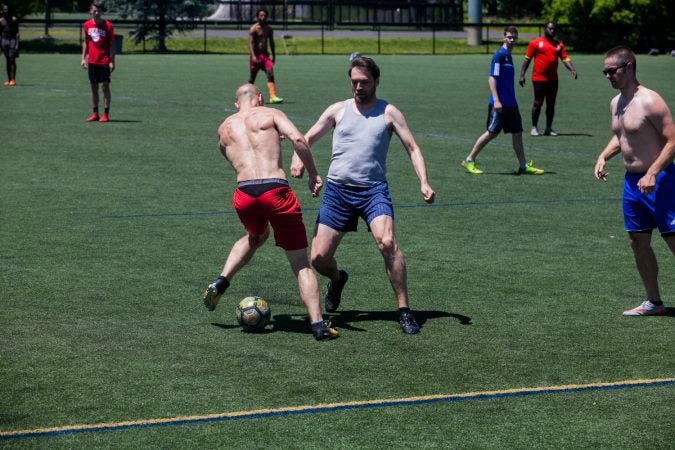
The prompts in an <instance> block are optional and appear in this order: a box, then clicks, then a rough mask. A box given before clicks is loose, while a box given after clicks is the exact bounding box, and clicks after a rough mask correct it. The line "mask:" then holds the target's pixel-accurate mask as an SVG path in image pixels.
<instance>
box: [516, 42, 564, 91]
mask: <svg viewBox="0 0 675 450" xmlns="http://www.w3.org/2000/svg"><path fill="white" fill-rule="evenodd" d="M525 58H526V59H528V60H529V59H532V58H534V68H533V69H532V81H556V80H557V79H558V58H560V59H561V60H562V61H563V62H566V61H569V60H570V58H569V57H568V56H567V51H566V50H565V45H564V44H563V43H562V42H561V41H559V40H557V39H553V40H552V41H549V40H548V39H546V38H545V37H543V36H542V37H538V38H536V39H532V40H531V41H530V43H529V44H528V46H527V51H526V52H525Z"/></svg>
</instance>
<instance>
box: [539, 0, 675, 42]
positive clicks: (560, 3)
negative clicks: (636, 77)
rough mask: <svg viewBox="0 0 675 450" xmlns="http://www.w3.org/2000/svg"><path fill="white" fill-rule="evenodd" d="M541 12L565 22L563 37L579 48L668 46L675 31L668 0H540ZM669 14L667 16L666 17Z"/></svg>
mask: <svg viewBox="0 0 675 450" xmlns="http://www.w3.org/2000/svg"><path fill="white" fill-rule="evenodd" d="M543 3H544V10H543V11H544V15H545V16H547V17H550V18H551V19H552V20H554V21H556V22H558V23H559V24H568V25H571V27H569V28H567V32H568V33H569V35H568V36H566V37H565V38H566V41H567V42H568V43H569V44H570V45H572V46H573V47H574V48H575V49H577V50H581V51H606V50H608V49H609V48H611V47H614V46H616V45H628V46H630V47H633V49H634V50H635V51H638V52H644V51H647V50H649V49H650V48H661V49H662V50H669V49H670V47H672V46H673V39H674V38H675V33H674V30H673V25H672V17H673V13H674V12H675V7H674V6H673V2H668V1H667V0H543ZM669 18H670V19H669Z"/></svg>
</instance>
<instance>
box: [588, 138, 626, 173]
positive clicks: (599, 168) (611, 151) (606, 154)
mask: <svg viewBox="0 0 675 450" xmlns="http://www.w3.org/2000/svg"><path fill="white" fill-rule="evenodd" d="M619 153H621V144H620V143H619V136H617V135H616V134H614V135H612V138H611V139H610V140H609V143H607V146H606V147H605V149H604V150H603V151H602V152H601V153H600V155H598V159H597V160H596V162H595V172H594V175H595V178H597V179H598V180H602V181H607V175H609V173H607V172H605V164H606V163H607V161H609V160H610V159H612V158H613V157H614V156H616V155H618V154H619Z"/></svg>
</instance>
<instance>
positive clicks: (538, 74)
mask: <svg viewBox="0 0 675 450" xmlns="http://www.w3.org/2000/svg"><path fill="white" fill-rule="evenodd" d="M555 30H556V27H555V24H554V23H553V22H549V23H547V24H546V28H544V36H540V37H538V38H535V39H532V40H531V41H530V43H529V45H528V46H527V51H526V52H525V60H524V61H523V65H522V66H521V67H520V80H519V82H520V85H521V86H524V85H525V72H527V68H528V67H529V66H530V61H531V60H532V58H534V68H533V69H532V88H533V90H534V103H533V105H532V130H531V131H530V135H532V136H539V131H538V130H537V123H538V122H539V113H540V112H541V105H543V103H544V100H546V128H545V129H544V135H545V136H557V134H558V133H556V132H555V131H553V129H552V128H551V126H552V125H553V116H554V115H555V100H556V96H557V95H558V58H560V60H561V61H562V62H563V64H564V65H565V67H566V68H567V70H569V71H570V73H571V74H572V76H573V77H574V79H575V80H576V79H577V70H576V69H575V68H574V65H573V64H572V61H570V58H569V56H567V51H566V50H565V45H564V44H563V43H562V42H561V41H559V40H558V39H556V38H555Z"/></svg>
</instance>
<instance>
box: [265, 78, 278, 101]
mask: <svg viewBox="0 0 675 450" xmlns="http://www.w3.org/2000/svg"><path fill="white" fill-rule="evenodd" d="M267 90H268V91H270V98H274V97H276V96H277V87H276V86H275V84H274V83H273V82H268V83H267Z"/></svg>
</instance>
